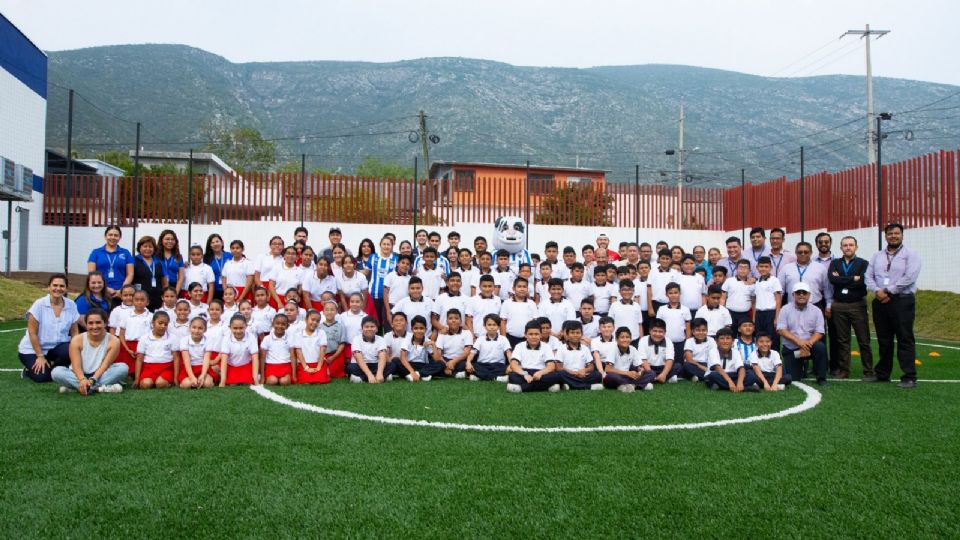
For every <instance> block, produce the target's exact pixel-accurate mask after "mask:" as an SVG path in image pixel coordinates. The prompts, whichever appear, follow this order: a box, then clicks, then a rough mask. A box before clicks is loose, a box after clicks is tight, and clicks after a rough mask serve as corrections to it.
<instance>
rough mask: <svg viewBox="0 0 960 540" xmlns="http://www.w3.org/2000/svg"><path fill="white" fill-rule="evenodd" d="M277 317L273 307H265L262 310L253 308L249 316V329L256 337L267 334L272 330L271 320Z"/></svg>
mask: <svg viewBox="0 0 960 540" xmlns="http://www.w3.org/2000/svg"><path fill="white" fill-rule="evenodd" d="M276 315H277V310H275V309H273V306H270V305H267V306H264V307H262V308H259V307H257V306H253V311H252V313H251V315H250V329H251V330H252V331H253V332H254V333H255V334H257V335H258V336H260V335H263V334H267V333H269V332H270V330H271V329H272V328H273V318H274V317H275V316H276Z"/></svg>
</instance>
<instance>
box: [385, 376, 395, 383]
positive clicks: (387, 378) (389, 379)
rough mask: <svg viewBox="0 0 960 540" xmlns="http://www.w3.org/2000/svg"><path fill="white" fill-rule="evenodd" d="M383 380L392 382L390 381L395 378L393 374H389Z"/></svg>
mask: <svg viewBox="0 0 960 540" xmlns="http://www.w3.org/2000/svg"><path fill="white" fill-rule="evenodd" d="M383 380H385V381H387V382H390V381H392V380H393V375H387V376H386V377H384V379H383Z"/></svg>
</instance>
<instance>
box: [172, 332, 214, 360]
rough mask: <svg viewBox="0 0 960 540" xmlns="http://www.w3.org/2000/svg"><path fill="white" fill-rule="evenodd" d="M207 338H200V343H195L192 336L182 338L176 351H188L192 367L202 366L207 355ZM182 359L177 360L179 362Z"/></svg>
mask: <svg viewBox="0 0 960 540" xmlns="http://www.w3.org/2000/svg"><path fill="white" fill-rule="evenodd" d="M207 342H208V339H207V336H200V341H199V342H197V341H194V340H193V337H191V336H184V337H182V338H180V342H179V344H178V345H177V348H176V349H175V350H176V351H178V352H183V351H186V352H187V353H188V354H189V355H190V365H191V366H202V365H203V357H204V355H205V354H206V353H207ZM181 358H182V356H181V357H180V358H178V359H177V361H179V360H180V359H181Z"/></svg>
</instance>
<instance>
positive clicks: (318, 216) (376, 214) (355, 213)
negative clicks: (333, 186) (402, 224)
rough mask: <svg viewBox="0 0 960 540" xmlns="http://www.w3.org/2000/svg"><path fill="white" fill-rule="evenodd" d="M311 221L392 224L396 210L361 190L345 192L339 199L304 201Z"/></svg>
mask: <svg viewBox="0 0 960 540" xmlns="http://www.w3.org/2000/svg"><path fill="white" fill-rule="evenodd" d="M306 206H307V216H309V218H310V220H311V221H326V222H332V223H394V222H396V221H397V219H398V217H399V216H398V213H397V209H396V207H395V206H394V204H393V202H392V201H391V200H390V198H389V197H385V196H383V195H380V194H378V193H376V192H374V191H371V190H369V189H363V188H347V190H346V192H345V193H343V194H342V195H336V196H326V197H311V198H310V199H308V200H307V204H306Z"/></svg>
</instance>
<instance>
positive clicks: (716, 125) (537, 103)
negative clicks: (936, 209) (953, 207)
mask: <svg viewBox="0 0 960 540" xmlns="http://www.w3.org/2000/svg"><path fill="white" fill-rule="evenodd" d="M49 81H50V83H51V86H50V92H49V98H48V116H47V142H48V145H49V146H52V147H58V148H63V147H65V146H66V142H65V141H66V127H67V122H66V120H67V99H66V91H65V90H64V89H63V88H61V87H68V88H74V89H75V90H76V91H77V92H78V93H79V94H80V95H81V96H82V97H83V98H85V99H79V98H78V99H77V100H76V103H75V115H74V131H73V133H74V147H75V148H78V149H79V150H80V152H82V153H83V154H86V155H92V154H94V153H96V152H99V151H102V150H106V149H124V150H129V149H132V148H133V141H134V132H135V128H134V126H133V124H131V123H130V122H129V121H140V122H142V124H143V135H142V143H141V145H142V146H143V147H145V148H147V149H151V150H160V149H169V150H187V149H189V148H191V147H193V148H197V149H199V148H200V147H201V146H202V137H201V132H200V126H201V125H202V124H204V123H209V122H218V123H221V124H235V125H239V126H244V127H253V128H256V129H258V130H260V131H261V132H262V133H263V136H264V137H265V138H283V140H278V141H277V145H278V159H277V161H278V163H283V162H287V161H293V160H296V161H299V157H300V154H301V153H305V154H308V158H307V159H308V166H309V167H310V168H312V167H318V166H322V167H324V168H326V169H336V168H337V167H341V168H342V170H344V171H349V170H352V168H353V167H354V166H355V165H356V164H357V163H358V162H359V161H360V160H361V159H362V158H363V157H364V156H367V155H377V156H380V157H382V158H384V159H390V160H399V161H403V162H405V163H410V162H412V159H413V156H414V155H415V154H416V153H417V152H418V151H419V149H420V144H413V143H411V142H410V140H409V135H410V132H411V131H413V130H415V129H417V127H418V119H417V118H416V115H417V113H418V111H419V110H421V109H422V110H423V111H425V113H426V114H427V116H428V120H427V123H428V129H429V131H430V133H431V134H436V135H438V136H439V137H440V141H439V143H437V144H434V145H432V147H431V154H430V157H431V159H444V160H457V161H488V162H502V163H522V162H525V161H526V160H530V162H531V163H533V164H540V165H565V166H571V165H575V164H577V163H579V165H580V166H582V167H595V168H604V169H609V170H611V171H612V172H611V173H610V177H611V178H613V179H616V180H632V179H633V176H634V167H635V165H636V164H639V166H640V169H641V171H642V178H643V181H656V180H657V179H661V178H666V179H671V178H676V176H675V171H676V167H677V159H676V156H669V157H668V156H666V155H664V151H665V150H667V149H672V148H675V147H676V146H677V145H678V140H677V139H678V116H679V107H680V103H681V102H682V103H683V105H684V109H685V114H686V119H685V147H686V149H687V153H686V155H687V159H686V164H685V167H686V171H687V172H688V173H689V174H691V175H692V176H693V180H694V181H695V182H699V183H715V182H719V183H729V182H733V181H739V172H740V168H741V167H744V168H746V169H747V174H748V177H749V178H752V179H754V180H761V179H766V178H772V177H776V176H780V175H794V176H796V175H797V174H798V172H799V164H798V162H799V147H800V146H801V145H804V146H805V147H806V149H805V159H806V163H805V166H806V170H807V171H816V170H822V169H830V170H835V169H841V168H846V167H849V166H854V165H859V164H861V163H863V162H864V161H865V160H866V150H865V137H866V135H865V131H866V118H865V115H866V107H865V97H864V96H865V83H864V79H863V77H854V76H822V77H808V78H794V79H784V78H770V77H760V76H755V75H748V74H743V73H736V72H730V71H721V70H715V69H705V68H697V67H688V66H673V65H639V66H607V67H595V68H586V69H568V68H542V67H521V66H512V65H508V64H503V63H498V62H492V61H486V60H473V59H466V58H423V59H418V60H408V61H402V62H393V63H368V62H333V61H316V62H266V63H264V62H255V63H242V64H237V63H232V62H230V61H228V60H226V59H224V58H222V57H220V56H217V55H214V54H211V53H208V52H206V51H203V50H200V49H195V48H191V47H187V46H182V45H121V46H109V47H94V48H88V49H79V50H70V51H58V52H51V53H49ZM957 92H960V88H958V87H955V86H950V85H943V84H933V83H927V82H920V81H910V80H903V79H890V78H882V77H881V78H876V79H875V80H874V95H875V96H876V110H877V111H888V110H889V111H893V112H894V113H895V114H894V118H893V120H892V121H888V122H885V123H884V126H883V128H884V130H885V131H891V132H895V133H891V134H890V135H889V138H887V139H886V140H885V141H884V146H883V156H884V161H885V162H889V161H892V160H896V159H899V158H904V157H908V156H913V155H918V154H922V153H926V152H928V151H932V150H936V149H939V148H951V147H953V148H955V147H957V146H958V143H960V126H958V124H957V121H956V120H955V118H957V115H956V114H951V113H955V111H951V110H949V109H950V108H954V109H955V108H956V106H957V105H958V102H960V98H955V97H952V94H956V93H957ZM948 96H951V97H948ZM943 98H947V99H945V100H944V101H943V102H941V103H937V104H934V105H932V106H930V107H927V108H926V109H925V110H923V111H917V112H913V113H909V112H905V113H904V114H896V113H897V112H901V111H910V110H913V109H917V108H920V107H923V106H924V105H927V104H930V103H932V102H935V101H937V100H940V99H943ZM944 109H946V110H944ZM907 130H911V131H912V133H913V140H910V141H908V140H906V139H905V137H906V131H907ZM385 132H386V133H387V134H382V135H362V136H357V135H356V134H366V133H385ZM343 134H354V136H350V137H339V135H343ZM779 143H782V144H779ZM694 148H697V150H693V149H694ZM660 171H664V172H665V173H666V174H664V173H662V172H660Z"/></svg>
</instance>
